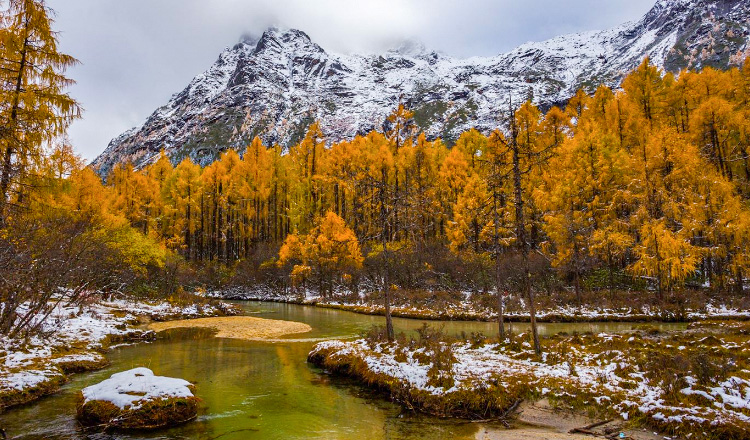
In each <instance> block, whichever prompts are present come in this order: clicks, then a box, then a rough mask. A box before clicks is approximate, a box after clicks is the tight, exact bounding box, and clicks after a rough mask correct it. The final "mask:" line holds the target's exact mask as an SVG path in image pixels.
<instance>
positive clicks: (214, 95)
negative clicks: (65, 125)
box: [93, 0, 750, 174]
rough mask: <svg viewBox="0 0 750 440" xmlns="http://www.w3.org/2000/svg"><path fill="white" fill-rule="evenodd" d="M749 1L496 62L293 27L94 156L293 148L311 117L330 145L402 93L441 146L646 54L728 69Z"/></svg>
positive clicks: (741, 44)
mask: <svg viewBox="0 0 750 440" xmlns="http://www.w3.org/2000/svg"><path fill="white" fill-rule="evenodd" d="M749 33H750V2H748V1H747V0H658V2H657V3H656V4H655V5H654V7H653V8H652V9H651V10H650V11H649V12H648V13H647V14H646V15H645V16H644V17H643V18H642V19H640V20H638V21H635V22H630V23H626V24H623V25H621V26H618V27H616V28H614V29H609V30H605V31H592V32H582V33H577V34H571V35H564V36H560V37H556V38H553V39H551V40H548V41H543V42H538V43H526V44H524V45H521V46H519V47H518V48H516V49H514V50H512V51H511V52H509V53H506V54H502V55H498V56H495V57H473V58H468V59H456V58H452V57H449V56H446V55H443V54H440V53H437V52H434V51H428V50H426V49H425V48H424V46H423V45H421V44H420V43H416V42H407V43H405V44H403V45H401V46H400V47H398V48H396V49H393V50H390V51H388V52H386V53H383V54H380V55H358V54H346V55H344V54H335V53H330V52H327V51H325V50H324V49H323V48H321V47H320V46H318V45H317V44H315V43H314V42H313V41H311V39H310V38H309V37H308V36H307V35H306V34H305V33H304V32H301V31H299V30H294V29H291V30H282V29H277V28H270V29H268V30H266V31H265V32H264V33H263V35H262V36H261V37H260V38H244V39H243V40H242V41H240V42H239V43H238V44H236V45H235V46H233V47H230V48H227V49H225V50H224V51H223V52H222V53H221V55H220V56H219V59H218V60H217V61H216V62H215V63H214V64H213V65H212V66H211V67H210V68H209V69H208V70H207V71H205V72H204V73H202V74H200V75H198V76H196V77H195V78H194V79H193V80H192V81H191V82H190V84H189V85H188V86H187V87H186V88H185V89H184V90H183V91H182V92H180V93H178V94H176V95H174V96H173V97H172V99H171V100H170V101H169V102H168V103H167V104H166V105H164V106H163V107H161V108H159V109H157V110H156V111H155V112H154V113H153V114H152V115H151V116H150V117H149V118H148V119H147V120H146V121H145V122H144V124H143V125H142V126H140V127H136V128H134V129H131V130H129V131H127V132H125V133H123V134H122V135H120V136H118V137H117V138H115V139H113V140H112V141H111V142H110V144H109V146H108V147H107V149H106V150H105V151H104V152H103V153H102V154H101V155H100V156H99V157H98V158H97V159H96V160H95V161H94V162H93V165H94V167H96V168H97V169H98V170H99V172H100V173H102V174H106V173H108V172H109V170H110V169H111V168H112V167H113V166H114V164H116V163H118V162H123V161H131V162H132V163H134V164H135V165H136V166H142V165H144V164H146V163H149V162H150V161H152V160H154V159H155V158H156V157H157V156H158V154H159V151H160V150H161V149H164V150H165V151H166V152H167V154H168V155H169V156H170V157H171V158H172V159H173V161H175V162H176V161H179V160H180V159H181V158H183V157H186V156H190V157H192V158H193V159H194V160H196V161H197V162H200V163H204V164H205V163H208V162H211V161H213V160H214V159H215V158H216V157H217V154H218V152H220V151H223V150H225V149H227V148H237V149H244V146H246V145H247V144H248V143H249V142H250V140H252V138H253V137H255V136H256V135H257V136H260V137H261V139H263V141H264V142H265V143H266V144H267V145H271V144H281V145H286V146H288V145H292V144H294V143H296V142H297V141H299V140H300V139H301V138H302V137H303V136H304V133H305V131H306V129H307V126H308V125H309V124H310V122H312V121H314V120H319V121H320V122H321V127H322V130H323V132H324V134H325V136H326V138H327V139H328V140H329V141H338V140H342V139H348V138H352V137H354V136H355V135H357V134H359V133H366V132H369V131H370V130H373V129H381V128H382V126H383V123H384V121H385V118H386V116H387V115H388V114H389V113H390V112H391V111H392V110H393V109H394V108H395V107H396V106H397V105H398V102H399V100H402V101H403V102H405V103H406V104H407V106H408V107H409V108H410V109H411V110H413V111H414V112H415V122H416V124H417V125H418V126H419V128H420V129H422V130H424V131H425V132H426V133H427V135H428V136H429V137H442V138H444V139H446V140H447V141H448V142H450V141H451V140H453V139H455V138H456V137H457V136H458V135H459V134H460V133H461V132H463V131H464V130H467V129H469V128H472V127H474V128H477V129H479V130H480V131H484V132H486V131H490V130H492V129H494V128H495V127H497V125H498V115H499V113H500V111H502V110H504V109H506V108H507V106H508V99H509V97H512V98H513V100H514V101H515V102H520V101H523V100H526V99H529V98H531V99H532V100H533V101H534V102H536V103H537V104H540V105H542V106H543V107H546V106H550V105H552V104H555V103H562V102H565V101H566V100H567V99H569V98H570V97H571V96H572V95H573V94H574V93H575V92H576V90H577V89H579V88H581V87H583V88H584V89H586V90H588V91H591V90H592V89H593V88H595V87H596V86H598V85H599V84H601V83H604V84H607V85H609V86H613V87H616V86H618V84H619V82H620V81H621V80H622V78H623V76H624V75H625V74H626V73H627V72H628V71H630V70H632V69H633V68H634V67H636V66H637V65H638V64H639V63H640V62H641V61H642V60H643V58H644V57H645V56H649V57H650V58H651V60H652V61H653V62H654V63H655V64H657V65H659V66H661V67H664V68H665V69H667V70H670V71H679V70H680V69H683V68H686V67H687V68H701V67H703V66H714V67H719V68H726V67H727V66H730V65H737V64H740V63H741V62H742V61H744V59H745V58H746V57H748V56H750V47H749V46H748V34H749Z"/></svg>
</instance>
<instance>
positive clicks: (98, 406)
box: [78, 368, 199, 429]
mask: <svg viewBox="0 0 750 440" xmlns="http://www.w3.org/2000/svg"><path fill="white" fill-rule="evenodd" d="M194 389H195V387H194V386H193V384H191V383H190V382H188V381H186V380H183V379H177V378H173V377H163V376H155V375H154V373H153V371H151V370H149V369H148V368H134V369H132V370H127V371H123V372H120V373H115V374H113V375H112V376H110V378H109V379H107V380H104V381H102V382H100V383H98V384H96V385H91V386H89V387H86V388H84V389H83V390H81V394H80V396H79V399H80V403H79V405H78V420H79V421H80V422H81V423H82V424H83V425H86V426H99V427H103V428H117V429H156V428H164V427H168V426H174V425H178V424H180V423H185V422H188V421H190V420H192V419H194V418H195V417H196V416H197V414H198V401H199V399H198V398H197V397H195V396H194V395H193V391H194Z"/></svg>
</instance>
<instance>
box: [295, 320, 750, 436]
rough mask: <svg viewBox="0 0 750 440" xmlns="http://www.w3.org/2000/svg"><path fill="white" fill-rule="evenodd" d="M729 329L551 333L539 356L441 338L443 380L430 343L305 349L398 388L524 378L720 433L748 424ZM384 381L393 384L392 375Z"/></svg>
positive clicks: (609, 407) (614, 411)
mask: <svg viewBox="0 0 750 440" xmlns="http://www.w3.org/2000/svg"><path fill="white" fill-rule="evenodd" d="M737 334H741V333H735V334H734V336H721V335H717V336H709V337H706V336H705V334H704V333H694V332H693V333H691V332H690V331H689V332H687V333H685V334H676V335H674V336H653V337H651V336H647V335H644V334H637V333H634V334H632V335H629V334H625V335H619V334H604V333H603V334H599V335H590V336H583V337H582V338H581V337H578V336H574V337H560V338H559V339H557V340H555V341H553V342H551V343H549V344H548V345H547V347H546V348H545V350H546V352H545V353H544V354H543V355H542V357H541V358H535V357H534V356H533V352H532V350H531V347H530V344H529V343H528V342H524V343H522V344H521V345H520V347H514V348H510V347H509V346H504V345H503V346H501V345H498V344H486V345H474V346H472V344H471V343H468V342H467V343H464V342H460V343H453V344H448V343H442V345H443V346H445V345H446V344H448V345H449V346H450V350H451V352H452V354H453V357H454V359H455V360H454V361H453V362H452V365H450V367H448V368H446V370H447V371H443V372H441V375H443V376H446V377H450V378H452V380H451V381H449V382H447V383H448V384H449V385H447V386H446V385H444V386H441V385H440V383H439V382H436V381H435V380H434V378H435V374H436V373H435V371H434V369H433V363H432V362H431V359H434V357H433V356H434V352H431V351H430V350H434V349H431V348H430V347H429V346H420V345H419V344H417V345H415V344H414V343H412V344H406V343H401V344H399V343H391V344H388V343H380V342H373V341H368V340H365V339H360V340H357V341H351V342H344V341H325V342H321V343H319V344H317V345H316V347H315V348H314V349H313V351H312V352H311V354H310V355H311V356H310V359H313V360H314V359H316V358H317V363H320V364H321V365H323V366H324V367H328V368H332V369H334V370H337V371H349V372H350V373H351V372H352V371H354V370H357V369H353V368H350V366H351V365H353V364H355V363H358V365H360V367H359V370H358V371H360V372H359V373H355V374H354V375H355V376H360V378H361V379H365V377H366V376H369V377H370V379H369V380H372V379H371V378H372V377H376V376H377V375H384V376H385V379H384V381H385V382H386V383H388V382H389V381H396V383H398V384H399V386H402V387H403V388H404V389H408V390H419V391H421V392H426V393H429V394H430V395H432V396H437V397H439V398H445V399H457V398H460V397H456V396H465V394H461V393H462V392H464V393H465V391H466V390H469V391H475V392H477V393H487V390H488V388H487V387H491V386H495V387H499V388H500V389H501V394H502V390H505V391H507V393H508V394H511V393H514V392H517V390H518V386H519V384H520V385H523V386H528V387H529V390H527V391H525V392H523V395H519V397H520V398H524V399H525V398H532V399H533V398H550V399H558V400H559V401H562V402H567V403H570V402H577V404H578V405H579V406H580V405H583V406H584V407H586V406H593V407H596V408H599V409H603V410H604V411H605V412H606V413H608V414H609V415H610V416H616V415H619V416H620V417H621V418H622V419H624V420H626V421H627V420H633V419H637V420H640V421H644V422H645V423H646V424H647V425H649V426H655V427H659V428H661V429H663V430H665V431H669V432H672V433H678V434H681V435H688V434H690V437H691V438H708V437H707V436H706V435H702V434H701V432H703V433H704V434H705V432H726V433H727V435H729V432H730V431H731V432H735V431H738V432H747V430H748V429H750V381H749V380H748V379H750V375H749V374H748V373H749V371H748V370H747V369H745V367H746V365H745V364H744V361H745V360H746V359H747V353H748V352H749V351H750V338H747V337H746V336H739V337H737V336H736V335H737ZM675 341H681V342H675ZM678 344H685V345H678ZM706 351H709V352H713V353H714V354H715V356H716V357H715V358H714V361H710V360H708V361H707V360H706V358H705V353H706ZM730 352H731V353H734V355H733V356H730V355H729V354H728V353H730ZM659 356H664V359H667V361H665V362H664V365H657V364H656V363H655V362H656V361H655V359H657V358H658V357H659ZM701 356H704V357H701ZM730 357H732V358H730ZM321 359H322V361H321ZM702 359H703V360H702ZM717 360H718V362H719V363H720V362H722V361H723V362H724V363H725V364H728V365H729V366H730V368H728V370H729V371H728V372H727V373H726V374H723V373H721V372H711V373H706V371H707V370H706V368H708V367H707V366H710V365H711V362H717ZM683 364H684V365H683ZM361 365H366V370H367V373H364V374H363V373H362V372H361ZM644 365H647V366H649V367H648V368H644ZM717 365H718V364H717ZM701 366H702V367H701ZM718 366H719V367H721V365H718ZM341 367H343V368H341ZM731 367H736V368H731ZM671 368H674V369H675V371H674V373H672V372H671V371H668V370H669V369H671ZM659 369H662V370H667V373H665V372H664V371H659ZM431 370H432V371H431ZM709 371H710V370H709ZM370 374H372V376H370ZM714 374H715V375H714ZM698 375H700V376H701V378H702V379H700V380H699V379H698V377H696V376H698ZM365 380H366V381H367V380H368V379H365ZM388 387H390V389H391V390H393V387H392V383H389V385H388ZM388 387H387V388H388ZM401 395H403V393H401ZM420 399H424V398H423V397H420ZM691 433H692V434H691ZM711 438H719V437H711ZM731 438H735V437H731Z"/></svg>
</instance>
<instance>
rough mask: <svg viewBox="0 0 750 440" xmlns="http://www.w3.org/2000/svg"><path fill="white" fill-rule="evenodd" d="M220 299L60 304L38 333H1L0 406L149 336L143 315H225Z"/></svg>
mask: <svg viewBox="0 0 750 440" xmlns="http://www.w3.org/2000/svg"><path fill="white" fill-rule="evenodd" d="M228 311H229V310H228V309H227V307H226V306H225V305H223V304H219V305H212V304H200V305H197V304H193V305H189V306H175V305H172V304H169V303H167V302H150V303H147V302H142V301H131V300H125V299H117V300H111V301H104V302H100V303H96V304H89V305H81V306H65V305H62V304H58V305H57V306H55V308H54V310H53V311H52V313H51V314H50V316H49V318H48V319H47V320H46V321H45V322H44V324H43V327H42V331H41V332H40V333H39V335H36V336H32V337H29V338H25V339H10V338H7V337H0V409H1V408H2V407H4V406H10V405H13V404H18V403H22V402H24V401H28V400H32V399H33V398H34V397H37V396H38V395H43V394H46V393H48V392H51V391H54V390H55V389H56V388H57V387H58V386H59V385H60V384H62V383H63V382H64V381H65V378H66V375H67V374H68V373H71V372H76V371H82V370H87V369H93V368H97V367H101V366H104V365H106V358H105V357H104V355H103V354H102V352H103V351H104V350H105V349H106V348H108V347H110V346H112V345H113V344H116V343H123V342H132V341H139V340H148V339H151V338H153V336H154V334H153V332H151V331H149V330H141V329H139V328H137V327H136V326H137V325H138V323H139V322H141V320H142V318H146V319H151V320H166V319H177V318H191V317H201V316H216V315H222V314H226V313H227V312H228Z"/></svg>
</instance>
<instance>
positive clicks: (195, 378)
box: [0, 301, 685, 440]
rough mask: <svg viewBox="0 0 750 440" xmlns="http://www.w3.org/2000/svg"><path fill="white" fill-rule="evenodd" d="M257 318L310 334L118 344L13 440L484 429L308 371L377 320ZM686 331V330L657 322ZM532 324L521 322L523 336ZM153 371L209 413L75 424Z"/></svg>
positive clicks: (37, 408)
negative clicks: (89, 427) (121, 385)
mask: <svg viewBox="0 0 750 440" xmlns="http://www.w3.org/2000/svg"><path fill="white" fill-rule="evenodd" d="M238 304H240V305H241V306H242V307H243V308H244V309H245V311H246V312H248V313H251V314H252V315H253V316H258V317H262V318H271V319H283V320H289V321H300V322H305V323H307V324H309V325H310V326H311V327H312V329H313V330H312V331H311V332H308V333H304V334H300V335H292V336H290V337H289V341H283V342H251V341H241V340H234V339H219V338H213V337H210V336H208V335H207V334H206V332H200V331H172V333H171V334H169V335H167V336H166V337H161V338H160V339H159V340H157V341H156V342H153V343H144V344H137V345H132V346H126V347H120V348H116V349H114V350H112V351H111V352H110V353H109V354H108V358H109V360H110V361H111V365H110V366H109V367H108V368H106V369H104V370H101V371H96V372H92V373H85V374H81V375H75V376H73V380H72V381H71V382H70V383H68V384H67V385H65V387H63V389H62V390H61V391H60V392H59V393H57V394H55V395H53V396H49V397H46V398H43V399H41V400H39V401H36V402H34V403H31V404H29V405H27V406H23V407H20V408H17V409H12V410H10V411H8V412H7V413H5V414H2V415H0V427H3V428H5V430H6V431H7V433H8V438H10V439H42V438H44V439H91V440H110V439H199V440H212V439H222V440H239V439H301V438H317V439H394V440H396V439H417V438H420V439H421V438H425V439H435V440H441V439H471V438H474V437H475V435H476V434H477V432H478V431H479V430H481V429H483V428H484V427H483V425H481V424H475V423H465V422H461V421H456V420H440V419H435V418H432V417H427V416H423V415H415V414H411V413H408V412H404V411H402V409H401V408H400V407H399V406H398V405H396V404H393V403H390V402H388V401H387V400H386V399H385V398H383V396H381V395H378V394H374V393H372V392H370V391H368V390H366V389H364V388H363V387H361V386H358V385H357V384H355V383H353V382H352V381H350V380H345V379H337V378H332V377H330V376H327V375H325V374H323V373H322V372H321V371H320V370H318V369H317V368H315V367H313V366H311V365H309V364H307V362H306V358H307V353H309V351H310V349H311V348H312V346H313V345H314V344H315V342H316V341H317V340H320V339H325V338H332V337H336V338H342V337H355V336H357V335H359V334H360V333H361V332H362V331H364V330H367V329H368V328H369V327H371V326H372V325H375V324H382V323H383V320H384V318H382V317H379V316H368V315H359V314H355V313H351V312H345V311H340V310H332V309H323V308H316V307H312V306H300V305H294V304H277V303H262V302H251V301H245V302H238ZM422 322H423V321H419V320H409V319H397V318H396V319H394V326H395V327H396V331H404V332H412V331H414V329H416V328H418V327H420V326H421V325H422ZM430 324H431V325H433V326H443V328H444V331H445V332H447V333H453V334H460V333H461V332H465V333H466V334H470V333H471V332H482V333H484V334H485V335H492V334H494V333H495V332H496V325H495V324H493V323H482V322H462V321H453V322H450V321H445V322H434V321H433V322H430ZM633 325H634V324H631V323H575V324H540V332H541V333H542V334H553V333H557V332H560V331H566V332H569V333H571V332H574V331H578V332H585V331H592V332H595V333H596V332H603V331H606V332H619V331H625V330H630V329H631V328H632V327H633ZM657 326H659V327H661V328H662V329H665V330H666V329H681V328H684V327H685V326H684V325H680V324H657ZM519 329H520V330H521V331H523V330H524V329H527V326H525V325H523V324H521V325H518V324H517V325H516V328H515V329H514V330H515V331H516V332H517V331H519ZM142 366H144V367H148V368H151V369H152V370H153V371H154V372H155V373H156V374H158V375H162V376H172V377H181V378H184V379H187V380H189V381H191V382H193V383H195V384H196V386H197V395H198V397H200V398H201V399H202V400H203V409H202V411H201V414H200V416H199V417H198V419H197V420H196V421H194V422H191V423H189V424H187V425H184V426H182V427H177V428H173V429H168V430H162V431H157V432H139V433H135V434H123V433H96V432H86V431H84V430H82V429H81V428H80V427H79V426H78V425H77V423H76V421H75V418H74V416H75V404H76V395H77V392H78V391H79V390H80V389H81V388H83V387H86V386H88V385H91V384H94V383H96V382H99V381H101V380H104V379H106V378H107V377H109V376H110V375H111V374H112V373H115V372H118V371H122V370H126V369H129V368H134V367H142Z"/></svg>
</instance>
